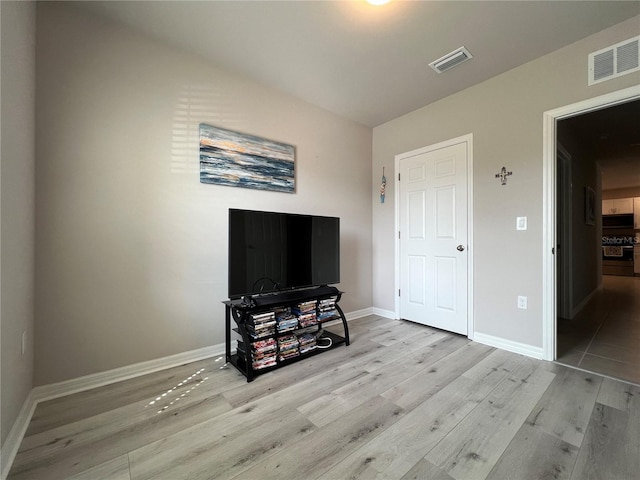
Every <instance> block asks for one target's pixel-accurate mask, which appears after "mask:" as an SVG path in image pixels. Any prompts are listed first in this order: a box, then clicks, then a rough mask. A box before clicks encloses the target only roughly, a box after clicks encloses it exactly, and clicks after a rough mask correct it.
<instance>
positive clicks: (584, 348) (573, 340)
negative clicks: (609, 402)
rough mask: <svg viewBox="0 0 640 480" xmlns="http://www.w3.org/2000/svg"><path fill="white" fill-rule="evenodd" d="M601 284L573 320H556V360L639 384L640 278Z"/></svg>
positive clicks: (608, 279) (604, 280)
mask: <svg viewBox="0 0 640 480" xmlns="http://www.w3.org/2000/svg"><path fill="white" fill-rule="evenodd" d="M602 285H603V287H602V289H600V290H599V291H598V292H597V293H596V294H595V295H594V296H593V298H592V299H591V300H590V301H589V303H588V304H587V305H586V306H585V307H584V308H583V309H582V310H581V311H580V313H579V314H578V315H576V317H575V318H574V319H572V320H565V319H561V318H559V319H558V336H557V339H558V340H557V342H558V362H560V363H563V364H565V365H571V366H575V367H578V368H583V369H585V370H589V371H591V372H596V373H601V374H603V375H609V376H612V377H615V378H619V379H621V380H626V381H628V382H632V383H635V384H640V277H623V276H615V275H604V276H603V277H602Z"/></svg>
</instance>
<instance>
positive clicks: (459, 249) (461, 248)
mask: <svg viewBox="0 0 640 480" xmlns="http://www.w3.org/2000/svg"><path fill="white" fill-rule="evenodd" d="M456 249H457V250H458V251H459V252H463V251H464V247H463V246H462V245H458V246H457V247H456Z"/></svg>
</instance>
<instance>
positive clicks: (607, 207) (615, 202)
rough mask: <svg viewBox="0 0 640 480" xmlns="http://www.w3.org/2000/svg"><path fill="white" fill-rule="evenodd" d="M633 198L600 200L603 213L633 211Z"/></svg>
mask: <svg viewBox="0 0 640 480" xmlns="http://www.w3.org/2000/svg"><path fill="white" fill-rule="evenodd" d="M633 205H634V199H633V198H614V199H610V200H603V201H602V214H603V215H621V214H625V213H633Z"/></svg>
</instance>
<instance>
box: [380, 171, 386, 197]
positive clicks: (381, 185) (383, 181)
mask: <svg viewBox="0 0 640 480" xmlns="http://www.w3.org/2000/svg"><path fill="white" fill-rule="evenodd" d="M386 187H387V177H385V176H384V167H382V180H381V183H380V203H384V190H385V188H386Z"/></svg>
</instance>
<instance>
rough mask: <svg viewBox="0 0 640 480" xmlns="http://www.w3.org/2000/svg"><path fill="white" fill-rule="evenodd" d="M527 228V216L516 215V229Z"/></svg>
mask: <svg viewBox="0 0 640 480" xmlns="http://www.w3.org/2000/svg"><path fill="white" fill-rule="evenodd" d="M526 229H527V217H516V230H526Z"/></svg>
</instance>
